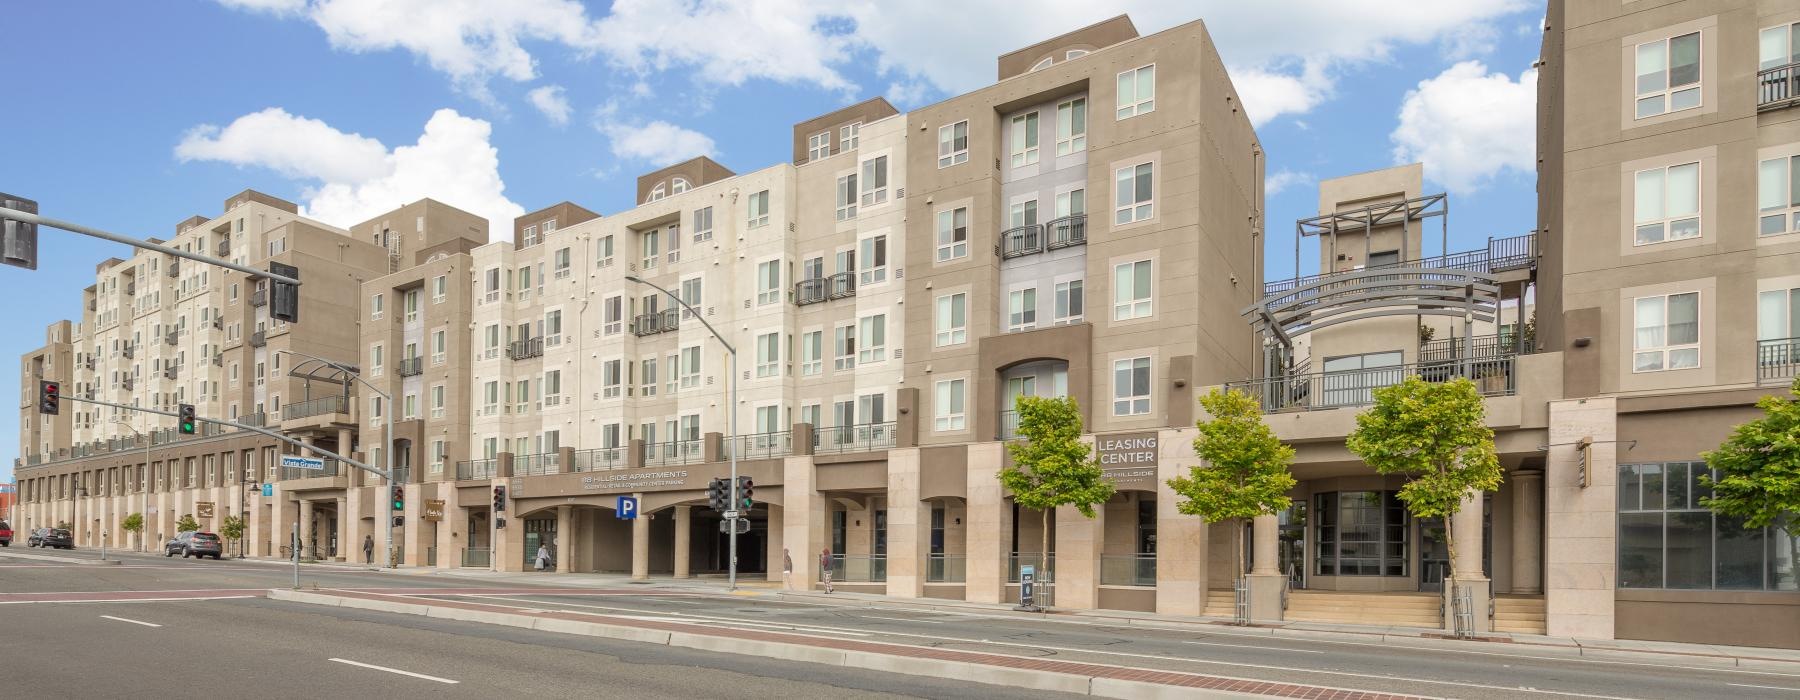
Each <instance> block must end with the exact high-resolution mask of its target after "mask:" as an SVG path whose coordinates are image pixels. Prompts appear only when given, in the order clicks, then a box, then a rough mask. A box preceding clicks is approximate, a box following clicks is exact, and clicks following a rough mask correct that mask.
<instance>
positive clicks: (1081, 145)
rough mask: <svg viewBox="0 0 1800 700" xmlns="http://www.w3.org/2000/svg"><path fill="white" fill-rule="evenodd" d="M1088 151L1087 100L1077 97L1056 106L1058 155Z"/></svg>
mask: <svg viewBox="0 0 1800 700" xmlns="http://www.w3.org/2000/svg"><path fill="white" fill-rule="evenodd" d="M1085 150H1087V98H1085V97H1077V98H1075V99H1073V100H1069V101H1067V102H1064V103H1062V104H1059V105H1057V106H1056V155H1059V156H1066V155H1069V154H1070V153H1079V152H1081V151H1085Z"/></svg>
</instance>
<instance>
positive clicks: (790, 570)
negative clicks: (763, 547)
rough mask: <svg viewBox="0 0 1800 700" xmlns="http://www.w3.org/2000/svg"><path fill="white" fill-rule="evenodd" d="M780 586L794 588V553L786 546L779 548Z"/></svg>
mask: <svg viewBox="0 0 1800 700" xmlns="http://www.w3.org/2000/svg"><path fill="white" fill-rule="evenodd" d="M781 587H782V588H783V589H784V590H789V591H791V590H794V555H793V554H791V553H789V552H788V549H787V548H786V547H782V548H781Z"/></svg>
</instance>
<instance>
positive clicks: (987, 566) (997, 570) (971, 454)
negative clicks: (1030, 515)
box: [963, 442, 1012, 603]
mask: <svg viewBox="0 0 1800 700" xmlns="http://www.w3.org/2000/svg"><path fill="white" fill-rule="evenodd" d="M967 449H968V465H969V473H968V486H967V487H966V489H965V493H966V494H967V510H968V512H967V513H966V514H965V515H964V516H963V518H964V520H963V522H964V525H965V527H964V528H963V538H964V541H963V544H964V547H963V551H964V575H963V581H964V583H963V594H964V596H965V598H967V599H968V600H969V602H973V603H1000V602H1004V599H1005V598H1006V579H1007V576H1008V575H1009V572H1008V571H1007V570H1006V566H1007V556H1008V555H1010V554H1011V553H1012V504H1011V503H1008V502H1007V500H1006V489H1005V488H1003V487H1001V486H1000V480H999V479H997V478H995V476H994V475H995V474H998V473H1000V463H1001V450H1002V445H1001V443H998V442H978V443H975V444H973V445H969V446H968V448H967Z"/></svg>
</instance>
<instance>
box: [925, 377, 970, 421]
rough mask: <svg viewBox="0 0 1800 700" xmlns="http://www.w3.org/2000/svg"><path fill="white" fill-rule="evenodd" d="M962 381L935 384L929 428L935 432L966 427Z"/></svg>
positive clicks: (952, 380)
mask: <svg viewBox="0 0 1800 700" xmlns="http://www.w3.org/2000/svg"><path fill="white" fill-rule="evenodd" d="M963 381H964V380H961V379H951V380H949V381H942V382H938V383H937V398H936V402H935V403H934V404H933V407H934V409H935V410H933V411H932V414H931V415H932V421H931V427H932V429H933V430H936V431H937V432H940V433H942V432H947V431H952V430H963V429H964V428H966V427H967V416H966V415H965V413H964V411H963V409H964V406H963V401H964V397H963Z"/></svg>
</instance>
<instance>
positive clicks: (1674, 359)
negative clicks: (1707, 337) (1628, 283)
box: [1631, 292, 1700, 372]
mask: <svg viewBox="0 0 1800 700" xmlns="http://www.w3.org/2000/svg"><path fill="white" fill-rule="evenodd" d="M1632 305H1633V308H1632V317H1633V328H1635V329H1636V332H1635V333H1633V337H1632V350H1633V351H1634V352H1633V353H1632V359H1631V368H1632V369H1631V371H1633V372H1659V371H1662V370H1671V369H1692V368H1695V367H1699V366H1700V293H1699V292H1686V293H1683V294H1669V295H1666V296H1664V295H1658V296H1652V297H1640V298H1638V299H1636V300H1635V301H1633V302H1632Z"/></svg>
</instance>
